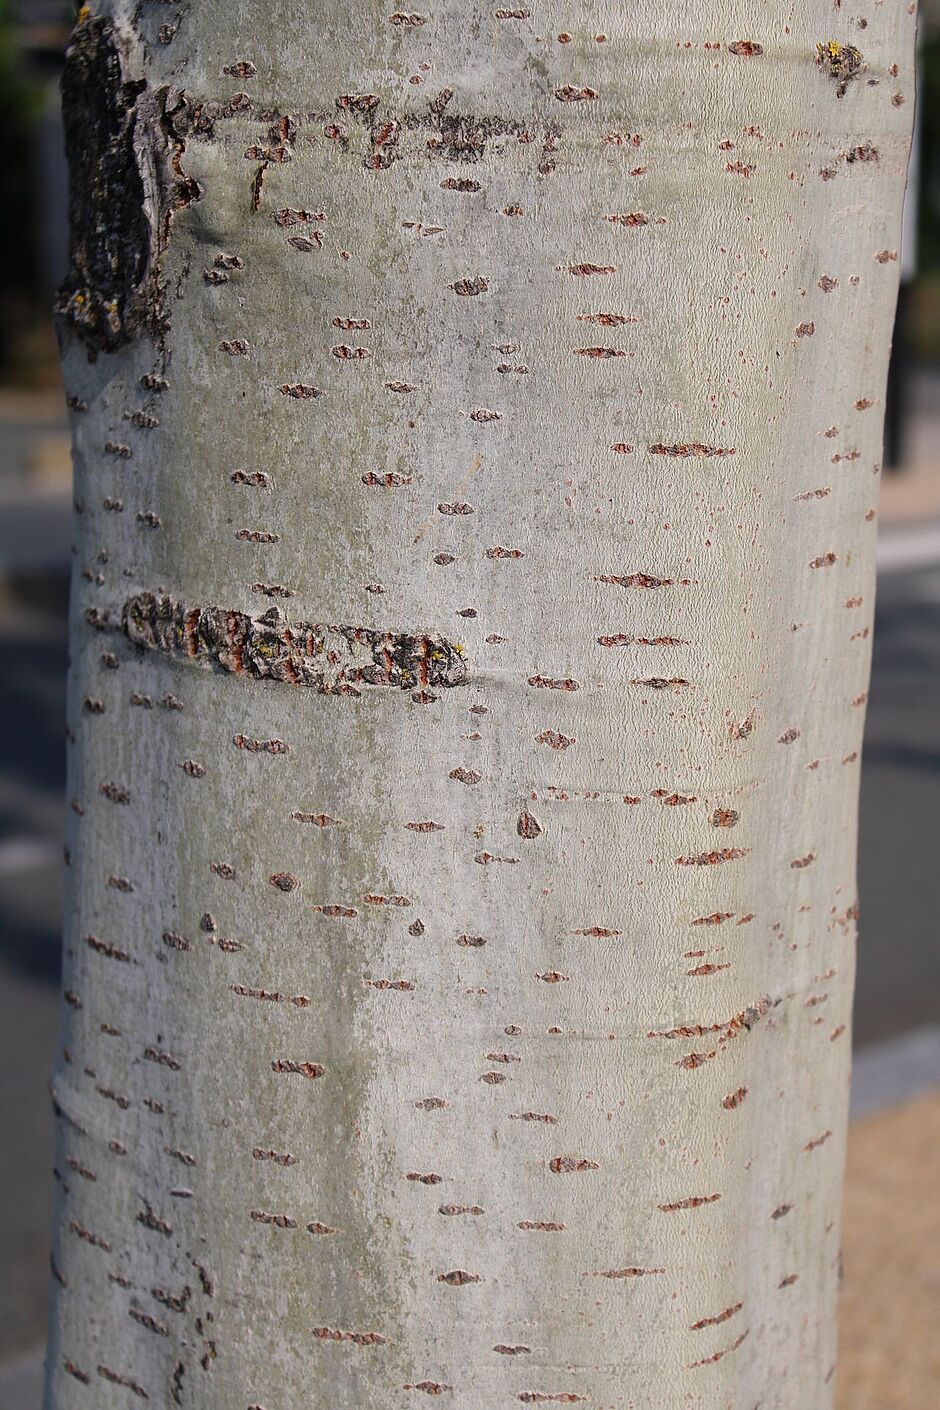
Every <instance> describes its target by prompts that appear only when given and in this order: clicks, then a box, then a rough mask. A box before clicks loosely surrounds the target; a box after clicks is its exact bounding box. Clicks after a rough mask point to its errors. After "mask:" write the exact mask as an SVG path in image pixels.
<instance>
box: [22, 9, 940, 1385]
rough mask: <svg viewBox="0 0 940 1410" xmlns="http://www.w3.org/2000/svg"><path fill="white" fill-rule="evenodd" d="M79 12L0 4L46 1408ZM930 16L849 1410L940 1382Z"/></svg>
mask: <svg viewBox="0 0 940 1410" xmlns="http://www.w3.org/2000/svg"><path fill="white" fill-rule="evenodd" d="M899 2H900V0H891V3H899ZM859 3H860V4H861V0H859ZM73 10H74V7H73V5H72V4H71V3H70V0H0V130H2V131H4V132H5V133H6V140H5V144H4V183H3V202H4V207H3V219H2V223H0V1131H2V1132H3V1135H4V1139H3V1142H2V1145H0V1210H2V1212H3V1213H2V1217H0V1410H39V1405H40V1397H41V1390H40V1387H41V1375H42V1344H43V1337H44V1330H45V1314H46V1285H47V1276H48V1230H49V1220H50V1212H51V1197H52V1174H51V1169H52V1139H51V1137H52V1122H51V1111H50V1104H49V1099H48V1095H47V1091H46V1085H47V1080H48V1075H49V1070H50V1064H51V1060H52V1053H53V1049H54V1045H55V1040H56V1028H57V1022H58V983H59V930H60V910H61V896H62V869H61V847H62V832H63V818H64V807H65V799H64V788H65V748H64V711H65V671H66V607H67V596H68V570H69V561H70V551H69V544H70V532H71V466H70V458H69V439H68V431H67V427H66V421H65V415H64V404H63V396H62V389H61V383H60V380H59V372H58V355H57V349H56V343H55V337H54V334H53V330H52V324H51V320H50V317H49V309H50V306H51V303H52V298H53V293H54V290H55V288H56V286H57V284H58V283H59V281H60V280H61V279H62V277H63V276H64V274H65V269H66V238H65V232H66V174H65V164H64V158H63V155H62V130H61V121H60V116H59V102H58V79H59V73H60V68H61V62H62V54H63V51H64V48H65V44H66V42H67V38H68V32H69V28H70V22H71V15H72V13H73ZM921 11H922V22H921V28H922V41H923V42H922V44H921V54H920V66H921V81H920V96H919V101H918V136H917V142H916V144H915V147H916V150H915V158H914V161H913V163H912V176H911V181H910V183H909V192H908V197H909V198H908V205H907V212H906V228H905V240H904V249H903V256H902V281H903V282H902V289H901V296H900V299H899V305H898V322H897V327H896V332H895V351H894V360H893V366H892V375H891V384H890V388H889V401H888V418H887V431H886V455H885V461H886V467H885V475H884V479H883V484H882V501H881V503H882V517H881V531H880V538H879V551H878V552H879V559H878V562H879V590H878V608H877V615H876V627H875V637H874V667H873V677H872V686H871V697H870V704H869V709H868V724H867V733H866V744H865V754H864V767H863V771H862V810H861V854H860V859H859V876H860V897H861V931H860V939H859V975H858V992H857V998H856V1008H855V1045H856V1068H855V1078H854V1086H853V1116H854V1119H853V1126H852V1135H851V1142H850V1155H849V1174H848V1184H847V1195H846V1201H847V1202H846V1225H845V1238H844V1250H845V1288H844V1293H843V1300H842V1314H841V1315H842V1350H841V1361H840V1370H839V1380H838V1404H839V1410H924V1408H925V1407H926V1406H927V1405H929V1404H936V1403H937V1387H938V1386H940V1355H938V1344H940V1339H938V1337H937V1335H936V1328H937V1325H938V1322H940V1198H938V1194H937V1191H938V1190H940V946H938V939H937V932H938V919H937V918H938V914H940V895H938V893H937V892H935V891H934V888H933V883H934V880H935V876H934V867H936V866H937V864H938V860H940V857H938V847H940V0H937V3H930V0H928V3H926V4H922V6H921ZM793 1410H811V1408H810V1407H799V1406H794V1408H793Z"/></svg>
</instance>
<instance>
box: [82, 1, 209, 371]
mask: <svg viewBox="0 0 940 1410" xmlns="http://www.w3.org/2000/svg"><path fill="white" fill-rule="evenodd" d="M130 69H131V63H130V56H129V52H128V48H127V45H126V44H125V43H124V42H123V40H122V38H121V36H120V35H119V33H118V31H117V29H116V28H115V26H114V25H113V24H112V23H111V21H110V20H107V19H104V18H97V19H85V20H82V21H80V22H79V24H78V25H77V27H76V29H75V31H74V34H73V36H72V41H71V43H70V45H69V48H68V50H67V53H66V60H65V69H64V71H63V75H62V111H63V118H64V123H65V145H66V155H67V157H68V164H69V232H70V235H69V238H70V267H69V273H68V275H67V277H66V279H65V282H64V283H63V285H62V287H61V288H60V290H59V292H58V295H57V298H56V312H57V314H58V315H59V317H60V322H61V326H62V328H63V329H66V328H71V329H73V330H74V331H75V332H76V333H77V335H78V336H79V337H80V338H81V339H82V341H83V342H84V343H85V344H86V345H87V347H88V349H89V353H90V354H91V355H92V356H95V355H97V353H99V352H113V351H115V349H117V348H119V347H122V346H123V345H124V344H126V343H128V342H130V341H131V340H132V338H133V337H134V336H135V335H136V333H137V332H138V331H140V330H141V329H142V328H147V329H148V330H149V331H150V332H151V333H152V334H153V335H154V336H155V337H159V336H160V335H161V333H163V332H165V330H166V327H167V317H168V316H167V312H166V309H165V308H164V305H163V284H162V281H161V278H160V260H161V256H162V254H163V252H164V250H165V249H166V245H167V242H168V238H169V228H170V221H171V219H172V216H173V213H174V212H175V211H176V210H179V209H181V208H182V207H183V206H187V205H189V204H190V203H191V202H192V201H194V200H197V199H198V198H199V196H200V194H201V193H200V190H199V187H198V185H197V183H196V182H195V181H193V180H192V179H191V178H190V177H187V176H186V175H185V174H184V173H183V171H182V168H181V158H182V154H183V151H184V142H183V140H182V138H181V137H180V136H179V135H178V133H177V130H176V126H175V123H174V117H173V112H172V110H171V109H170V108H169V106H168V90H167V89H165V88H163V89H158V90H153V89H151V88H150V87H149V86H148V84H147V81H146V79H143V78H136V77H133V76H132V75H131V72H130Z"/></svg>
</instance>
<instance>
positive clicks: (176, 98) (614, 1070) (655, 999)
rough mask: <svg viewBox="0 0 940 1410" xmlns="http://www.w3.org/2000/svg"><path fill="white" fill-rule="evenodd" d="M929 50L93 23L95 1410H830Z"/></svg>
mask: <svg viewBox="0 0 940 1410" xmlns="http://www.w3.org/2000/svg"><path fill="white" fill-rule="evenodd" d="M914 25H915V18H914V14H913V7H910V8H908V6H907V5H905V4H900V3H896V0H891V3H877V2H876V3H875V4H874V5H873V6H871V7H870V8H869V9H868V10H867V11H866V16H865V18H864V20H863V19H862V18H859V17H857V16H855V15H854V13H850V12H849V11H848V10H846V9H845V8H844V7H842V6H840V5H839V4H836V6H835V7H833V6H832V5H831V4H830V3H829V0H795V3H792V4H791V3H787V4H783V3H777V0H772V3H769V2H768V0H761V3H758V0H737V3H735V4H733V5H729V4H728V3H725V0H697V3H695V4H692V3H688V2H687V0H668V2H667V3H657V4H652V3H646V2H645V0H644V3H634V4H629V5H626V4H621V5H610V4H604V5H602V4H593V3H587V0H584V3H580V4H574V5H570V6H568V7H567V8H566V9H563V10H558V9H557V8H556V7H554V6H546V5H542V4H532V5H531V6H530V7H529V6H527V7H519V8H515V7H507V8H497V7H494V6H493V5H492V4H479V3H476V0H461V2H460V3H458V0H438V2H437V3H434V4H427V5H423V6H422V8H421V9H420V11H415V12H412V11H410V10H408V11H400V12H398V11H394V10H393V9H392V7H390V6H387V5H380V4H377V3H374V0H368V2H367V3H362V4H357V5H355V6H351V5H348V4H346V3H343V2H342V0H318V3H317V4H316V5H307V4H301V3H298V0H265V3H263V4H262V3H260V0H242V3H239V4H236V5H232V4H226V5H223V4H221V3H218V0H202V3H200V4H198V5H197V4H191V5H186V4H178V5H177V4H163V5H158V4H143V5H137V6H135V5H132V4H131V3H130V2H129V0H127V3H123V2H122V0H112V2H111V3H99V4H96V5H94V6H92V7H90V8H88V7H86V10H85V11H83V12H82V15H81V16H80V19H79V24H78V28H77V31H76V36H75V41H74V45H73V51H72V57H71V60H70V66H69V78H68V80H67V84H66V94H67V106H68V116H69V122H70V124H71V133H72V165H73V173H74V180H75V195H74V202H73V217H74V229H73V270H72V274H71V276H70V281H69V284H68V286H67V287H66V289H65V290H64V291H63V294H62V298H61V318H62V328H63V338H64V347H65V375H66V381H67V390H68V393H69V396H70V402H71V405H72V407H73V410H74V436H75V467H76V510H77V515H76V532H77V556H76V563H75V577H74V590H73V609H72V673H71V687H70V735H69V738H70V745H71V749H70V758H71V763H70V784H69V787H70V797H71V800H72V817H71V835H70V838H69V851H70V856H69V861H70V868H71V871H70V876H71V882H70V893H69V894H70V900H69V915H68V925H67V938H66V977H65V1006H64V1024H63V1036H62V1049H61V1054H60V1057H59V1060H58V1063H57V1067H56V1072H55V1076H54V1082H53V1088H54V1097H55V1102H56V1108H57V1112H58V1115H59V1153H58V1166H57V1168H58V1175H59V1181H60V1198H59V1205H58V1212H57V1222H56V1244H55V1253H54V1262H53V1272H54V1281H53V1289H54V1301H53V1313H52V1334H51V1342H50V1357H49V1373H48V1383H47V1393H46V1406H47V1410H81V1407H85V1406H88V1407H92V1406H94V1407H96V1410H112V1408H113V1410H123V1407H126V1406H130V1405H134V1404H136V1403H137V1402H138V1401H147V1402H149V1403H151V1404H153V1405H159V1406H171V1405H180V1406H187V1407H193V1408H194V1410H195V1407H199V1410H297V1407H299V1406H300V1405H304V1406H307V1407H310V1410H365V1407H374V1408H375V1410H391V1407H399V1406H407V1405H411V1404H420V1403H424V1401H423V1397H424V1396H427V1397H429V1398H432V1399H433V1397H435V1396H440V1397H441V1398H442V1403H445V1404H448V1405H453V1406H454V1407H459V1410H496V1407H499V1406H501V1405H507V1406H508V1405H511V1404H513V1403H520V1402H521V1403H523V1404H539V1403H542V1402H546V1403H548V1402H551V1403H565V1404H574V1403H581V1402H584V1403H585V1405H586V1406H597V1407H601V1406H604V1407H608V1406H609V1407H618V1410H627V1407H636V1410H680V1407H681V1410H686V1408H687V1407H699V1408H700V1410H726V1408H727V1410H756V1407H758V1406H759V1407H760V1410H810V1407H812V1410H824V1407H826V1406H828V1405H830V1404H831V1394H832V1374H833V1367H834V1360H835V1331H834V1326H835V1298H836V1289H837V1281H838V1263H839V1207H840V1184H841V1175H842V1165H843V1153H844V1138H845V1123H846V1105H847V1076H848V1065H849V1032H848V1025H849V1021H850V1008H851V997H852V974H853V950H854V936H855V920H856V914H857V909H856V904H855V812H856V801H857V788H858V766H859V750H860V747H861V738H862V726H863V717H864V701H865V693H866V687H867V682H868V671H869V648H870V636H869V633H870V629H871V622H872V590H873V545H874V535H875V529H876V524H875V518H876V503H877V485H878V480H877V476H878V473H879V468H880V467H879V460H880V438H881V421H882V410H883V395H884V382H885V371H886V364H887V356H888V346H889V339H890V329H891V317H892V311H893V305H894V298H895V292H896V282H897V249H898V244H899V212H900V206H901V197H902V190H903V183H904V171H905V163H906V156H907V148H908V141H909V130H910V123H911V114H912V109H913V92H912V53H913V36H914Z"/></svg>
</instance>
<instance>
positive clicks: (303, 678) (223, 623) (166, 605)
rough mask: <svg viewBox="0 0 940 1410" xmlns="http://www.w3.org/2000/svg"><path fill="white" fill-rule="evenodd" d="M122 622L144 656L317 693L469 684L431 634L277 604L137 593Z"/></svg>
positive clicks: (456, 648)
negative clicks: (252, 608) (327, 617)
mask: <svg viewBox="0 0 940 1410" xmlns="http://www.w3.org/2000/svg"><path fill="white" fill-rule="evenodd" d="M121 622H122V626H123V629H124V634H125V635H126V637H127V638H128V640H129V641H131V642H133V643H134V644H135V645H136V646H141V647H144V648H146V649H147V650H149V651H160V652H162V653H163V654H164V655H166V656H171V657H174V658H176V659H178V660H190V661H195V662H197V663H200V664H202V665H205V666H209V667H215V668H217V669H219V670H222V671H228V672H230V673H231V674H233V675H240V676H249V677H252V678H253V679H255V680H275V681H282V682H284V683H286V684H289V685H301V686H307V687H309V688H311V689H313V690H315V691H317V692H318V693H319V694H321V695H359V693H360V691H359V687H360V686H363V685H374V686H390V687H392V688H393V689H397V690H415V689H422V690H423V688H424V687H427V686H456V685H464V684H466V681H467V661H466V657H465V654H464V648H463V647H462V646H461V644H460V643H459V642H452V641H449V640H447V639H446V638H445V637H442V636H437V635H434V634H423V633H411V632H382V631H376V630H374V629H373V628H370V627H347V626H319V625H316V624H314V623H311V622H292V621H290V620H289V619H288V618H287V616H286V614H285V613H284V612H282V611H281V609H280V608H278V607H271V608H269V609H268V611H267V612H264V613H263V614H262V615H261V616H258V617H252V616H249V614H248V613H246V612H235V611H230V610H229V609H228V608H225V607H216V606H209V607H190V606H188V605H187V604H186V603H185V602H181V601H180V600H179V599H177V598H173V597H170V596H168V595H165V594H157V593H153V592H142V593H139V594H137V595H136V596H135V597H131V598H129V599H128V600H127V602H125V604H124V607H123V610H122V614H121ZM422 698H423V699H427V696H422Z"/></svg>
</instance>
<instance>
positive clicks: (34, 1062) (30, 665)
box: [0, 516, 940, 1352]
mask: <svg viewBox="0 0 940 1410" xmlns="http://www.w3.org/2000/svg"><path fill="white" fill-rule="evenodd" d="M49 523H50V525H51V526H52V528H53V530H54V531H55V532H59V529H60V523H59V519H57V518H56V517H55V516H52V517H51V518H50V520H49ZM922 540H923V533H922V532H921V535H920V538H919V539H918V540H917V542H918V543H921V542H922ZM935 540H936V546H937V549H936V554H935V555H933V561H931V557H932V555H931V552H930V551H925V550H924V549H923V548H922V547H920V548H917V547H915V548H913V549H912V550H911V552H910V553H908V557H909V558H910V559H911V560H912V561H913V562H914V564H915V566H914V567H913V568H904V567H903V566H899V564H903V563H904V562H905V553H906V550H905V548H904V545H903V543H902V542H901V539H895V540H894V541H893V543H892V544H888V545H887V551H886V555H885V561H886V563H887V564H888V565H889V569H890V570H889V571H887V572H885V573H884V574H883V576H882V580H881V585H880V593H879V602H878V613H877V623H876V631H875V656H874V672H873V679H872V690H871V702H870V707H869V713H868V733H867V743H866V749H865V763H864V768H863V771H862V780H863V783H862V820H861V857H860V884H861V910H862V920H861V933H860V941H859V980H858V993H857V1000H856V1021H855V1037H856V1044H857V1045H858V1046H860V1047H862V1048H864V1047H865V1046H866V1045H870V1044H872V1043H875V1042H879V1041H881V1040H884V1039H887V1038H890V1037H891V1036H892V1035H896V1034H902V1033H905V1032H908V1031H909V1030H911V1029H914V1028H917V1027H920V1026H922V1025H929V1024H936V1023H937V1021H938V1018H940V1005H938V997H937V996H938V994H940V948H938V945H937V929H938V927H937V920H936V915H937V911H938V908H940V896H938V893H935V892H934V889H933V887H934V880H935V873H934V868H935V866H936V865H937V839H938V838H940V529H938V530H937V532H936V534H935ZM910 542H911V544H913V543H914V540H913V539H911V540H910ZM59 561H60V562H61V561H62V560H61V558H60V559H59ZM14 588H15V585H14ZM40 589H41V595H40ZM64 607H65V586H64V576H60V577H58V578H56V577H54V576H49V575H48V574H45V575H43V576H41V577H36V576H33V577H31V578H30V577H27V578H24V579H22V580H21V583H20V590H19V592H17V591H15V590H11V588H10V586H9V585H7V586H6V587H3V588H0V653H2V660H3V663H4V667H3V671H2V673H0V1129H2V1130H3V1131H5V1132H9V1131H11V1130H15V1131H16V1137H15V1139H14V1140H10V1141H6V1142H5V1143H4V1145H3V1146H2V1148H0V1202H2V1208H3V1210H4V1218H3V1220H2V1221H0V1270H2V1271H0V1336H2V1343H3V1346H4V1348H5V1349H6V1350H7V1351H9V1352H12V1351H14V1350H16V1349H18V1348H28V1347H31V1346H34V1345H35V1344H37V1343H38V1342H39V1341H40V1340H41V1338H42V1334H43V1327H44V1320H45V1303H46V1276H47V1242H46V1239H47V1227H48V1220H49V1203H50V1199H51V1178H50V1174H49V1171H50V1166H51V1160H52V1157H51V1144H50V1121H49V1106H48V1098H47V1095H46V1081H47V1075H48V1070H49V1065H50V1060H51V1054H52V1050H53V1045H54V1042H55V1030H56V1012H57V980H58V948H59V938H58V937H59V914H60V905H61V883H60V865H59V855H60V831H61V822H62V816H63V801H62V793H63V788H64V739H63V724H62V722H63V709H64V691H63V678H64V673H65V656H66V641H65V618H64Z"/></svg>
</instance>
